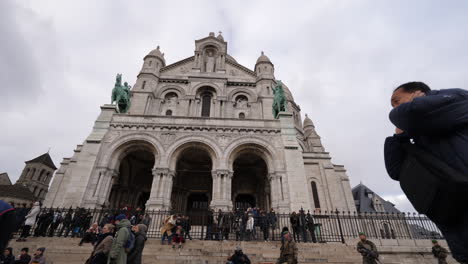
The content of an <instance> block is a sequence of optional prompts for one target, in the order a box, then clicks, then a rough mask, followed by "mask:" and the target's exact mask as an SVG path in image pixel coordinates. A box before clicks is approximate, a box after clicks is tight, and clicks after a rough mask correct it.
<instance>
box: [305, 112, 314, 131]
mask: <svg viewBox="0 0 468 264" xmlns="http://www.w3.org/2000/svg"><path fill="white" fill-rule="evenodd" d="M303 127H304V130H305V129H306V128H307V127H315V126H314V123H313V122H312V120H311V119H310V118H309V116H307V114H306V115H305V118H304V125H303Z"/></svg>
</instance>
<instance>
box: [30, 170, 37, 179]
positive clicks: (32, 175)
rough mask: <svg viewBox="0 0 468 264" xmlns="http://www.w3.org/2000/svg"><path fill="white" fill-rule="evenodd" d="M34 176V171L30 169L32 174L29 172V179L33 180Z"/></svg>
mask: <svg viewBox="0 0 468 264" xmlns="http://www.w3.org/2000/svg"><path fill="white" fill-rule="evenodd" d="M34 174H36V169H32V172H31V175H30V176H29V178H30V179H32V180H34Z"/></svg>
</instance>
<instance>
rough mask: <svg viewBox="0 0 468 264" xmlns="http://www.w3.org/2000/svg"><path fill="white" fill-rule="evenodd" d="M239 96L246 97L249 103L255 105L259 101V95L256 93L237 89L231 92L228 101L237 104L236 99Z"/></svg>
mask: <svg viewBox="0 0 468 264" xmlns="http://www.w3.org/2000/svg"><path fill="white" fill-rule="evenodd" d="M238 95H245V96H246V97H247V98H248V99H249V103H253V102H256V101H257V95H256V94H255V93H254V92H252V91H249V90H248V89H246V88H236V89H234V90H232V91H230V92H229V93H228V96H227V98H228V101H231V102H235V100H236V97H237V96H238Z"/></svg>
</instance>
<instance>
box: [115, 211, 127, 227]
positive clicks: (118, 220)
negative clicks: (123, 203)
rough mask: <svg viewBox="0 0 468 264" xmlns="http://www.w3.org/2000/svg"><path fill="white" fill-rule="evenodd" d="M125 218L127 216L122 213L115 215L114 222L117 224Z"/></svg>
mask: <svg viewBox="0 0 468 264" xmlns="http://www.w3.org/2000/svg"><path fill="white" fill-rule="evenodd" d="M124 219H127V216H126V215H124V214H119V215H118V216H116V217H115V224H116V225H117V224H119V223H120V221H122V220H124Z"/></svg>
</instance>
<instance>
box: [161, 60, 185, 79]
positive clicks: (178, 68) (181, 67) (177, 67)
mask: <svg viewBox="0 0 468 264" xmlns="http://www.w3.org/2000/svg"><path fill="white" fill-rule="evenodd" d="M192 67H193V56H192V57H189V58H186V59H183V60H181V61H178V62H175V63H172V64H170V65H167V66H166V67H164V68H162V69H161V73H163V74H167V75H188V74H190V72H191V70H192Z"/></svg>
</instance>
